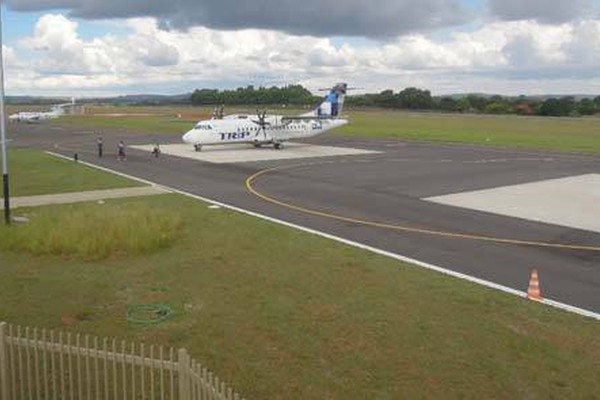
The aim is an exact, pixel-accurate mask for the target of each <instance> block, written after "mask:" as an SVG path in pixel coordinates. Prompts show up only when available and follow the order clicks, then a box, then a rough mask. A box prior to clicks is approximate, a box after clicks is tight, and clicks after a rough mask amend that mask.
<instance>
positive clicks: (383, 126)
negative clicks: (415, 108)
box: [337, 111, 600, 153]
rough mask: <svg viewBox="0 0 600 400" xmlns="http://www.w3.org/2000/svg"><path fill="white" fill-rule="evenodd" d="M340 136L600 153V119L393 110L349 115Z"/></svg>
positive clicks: (338, 132)
mask: <svg viewBox="0 0 600 400" xmlns="http://www.w3.org/2000/svg"><path fill="white" fill-rule="evenodd" d="M350 119H351V123H350V124H348V125H346V126H344V127H343V128H342V129H340V130H338V131H337V134H342V135H351V136H358V137H371V138H400V139H408V140H418V141H435V142H456V143H473V144H478V145H484V146H500V147H521V148H529V149H548V150H559V151H574V152H593V153H598V152H600V118H542V117H518V116H510V115H505V116H489V115H460V114H419V113H406V112H392V111H362V112H358V111H357V112H352V113H350Z"/></svg>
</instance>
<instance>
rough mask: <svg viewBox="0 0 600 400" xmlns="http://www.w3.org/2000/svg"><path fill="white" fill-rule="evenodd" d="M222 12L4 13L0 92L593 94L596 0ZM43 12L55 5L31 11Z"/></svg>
mask: <svg viewBox="0 0 600 400" xmlns="http://www.w3.org/2000/svg"><path fill="white" fill-rule="evenodd" d="M229 1H232V0H221V1H217V0H200V1H196V0H171V2H170V3H173V7H166V6H164V4H163V3H157V4H154V3H149V4H148V5H146V3H140V2H139V1H136V0H119V1H117V0H105V1H104V2H100V3H98V2H93V1H88V0H82V1H81V2H80V3H77V5H75V6H73V8H71V9H64V8H63V9H60V8H56V9H38V8H39V6H38V3H39V2H36V1H34V0H9V2H8V3H9V7H8V9H7V8H6V7H4V8H3V35H4V46H5V64H6V86H7V92H8V93H9V94H15V95H16V94H19V95H23V94H33V95H77V96H103V95H116V94H128V93H148V92H153V93H165V94H169V93H181V92H189V91H192V90H194V89H196V88H198V87H217V88H218V87H223V88H224V87H235V86H237V85H243V86H245V85H247V84H255V85H256V84H286V83H302V84H304V85H306V86H308V87H309V88H317V87H321V86H327V85H329V84H330V83H331V82H336V81H340V80H344V81H349V82H351V83H352V85H353V86H359V87H364V88H365V89H367V90H368V91H378V90H383V89H388V88H389V89H393V90H401V89H402V88H404V87H407V86H418V87H423V88H427V89H430V90H432V92H434V93H436V94H445V93H457V92H470V91H478V92H479V91H485V92H490V93H500V94H521V93H535V94H541V93H557V94H561V93H565V94H568V93H589V94H600V73H599V72H598V71H600V18H599V16H598V14H599V13H598V11H599V10H600V6H599V4H600V0H571V1H570V2H568V3H566V2H564V1H562V0H560V1H558V0H528V2H522V1H520V0H519V1H517V0H463V1H461V0H380V3H381V4H378V5H379V6H380V7H377V8H373V7H371V8H366V6H365V4H364V2H359V1H355V0H345V1H344V0H332V1H333V3H332V6H333V7H334V8H335V3H336V2H337V3H339V4H344V5H346V6H345V7H343V8H339V7H337V8H335V9H336V10H339V11H338V12H337V14H336V13H327V14H323V15H318V16H317V17H315V16H314V13H313V14H306V15H296V11H287V10H286V8H285V5H282V6H281V7H283V8H281V9H279V8H277V7H273V6H272V5H273V4H284V3H285V2H277V1H275V0H248V4H250V3H255V4H256V7H250V6H249V7H247V9H243V7H239V8H240V9H239V10H235V11H231V8H228V9H227V10H226V12H223V10H222V7H225V6H227V3H228V2H229ZM305 2H306V4H304V6H306V8H310V6H311V4H313V3H314V4H316V5H319V4H321V3H320V2H319V1H318V0H305ZM54 3H55V4H57V5H60V4H64V2H61V1H60V0H56V1H54V0H47V1H46V2H45V4H47V5H48V4H50V5H51V4H54ZM384 3H385V4H387V8H386V6H385V4H384ZM165 4H167V3H165ZM565 4H567V6H565ZM163 6H164V7H163ZM186 7H187V8H186ZM261 7H262V8H261ZM317 7H320V6H317ZM254 8H260V9H263V10H267V14H264V13H263V14H256V13H255V12H254V11H253V10H254ZM273 8H274V9H273ZM16 9H21V10H25V9H26V10H31V11H27V12H25V11H16ZM174 10H175V11H174ZM181 10H183V11H185V12H179V11H181ZM330 14H333V15H330ZM307 16H308V17H307ZM166 26H169V29H164V28H165V27H166Z"/></svg>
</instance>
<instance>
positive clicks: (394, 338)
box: [0, 194, 600, 399]
mask: <svg viewBox="0 0 600 400" xmlns="http://www.w3.org/2000/svg"><path fill="white" fill-rule="evenodd" d="M103 207H105V209H106V212H107V213H108V212H110V211H109V210H110V209H111V208H112V207H114V208H116V209H118V210H130V211H131V212H133V210H140V209H141V210H153V211H154V212H156V213H158V214H161V213H166V214H169V213H171V212H172V210H177V213H179V214H180V215H182V216H184V222H183V223H182V225H181V226H180V236H179V238H178V239H177V240H176V241H174V242H173V243H172V245H171V246H170V247H166V248H163V249H162V250H160V251H154V252H152V253H151V254H147V255H139V256H137V257H121V256H118V254H117V256H115V257H111V258H108V259H105V260H102V261H82V260H80V259H77V258H66V259H65V258H64V257H61V256H32V255H29V254H15V253H13V252H0V316H1V317H0V318H1V319H4V320H7V321H9V322H13V323H19V324H26V325H31V326H38V327H45V328H61V316H65V315H66V316H72V317H75V318H71V320H73V321H75V322H73V325H72V326H67V327H64V326H63V327H62V328H63V329H69V330H71V331H77V332H85V333H95V334H99V335H106V336H111V337H115V336H116V337H124V338H128V339H137V340H143V341H145V342H147V343H155V344H164V345H171V346H175V347H176V348H177V347H185V348H187V349H189V350H190V353H191V354H192V356H193V357H194V358H196V359H197V360H199V361H201V362H202V363H203V364H204V365H205V366H207V367H208V368H210V369H211V370H213V371H214V372H215V373H216V374H217V375H218V376H219V377H220V378H222V379H223V380H225V381H226V382H228V383H230V384H231V385H232V386H233V387H234V388H236V389H237V390H239V391H240V392H241V393H242V394H243V395H244V396H245V397H246V398H249V399H325V398H332V399H333V398H340V399H342V398H344V399H399V398H410V399H412V398H431V399H439V398H444V399H449V398H462V399H470V398H473V399H481V398H505V399H514V398H540V399H546V398H548V399H551V398H556V399H559V398H594V397H596V396H597V395H598V393H600V380H599V379H598V371H599V370H600V323H598V322H597V321H594V320H589V319H585V318H583V317H580V316H577V315H573V314H568V313H565V312H561V311H557V310H555V309H552V308H549V307H546V306H543V305H539V304H536V303H532V302H527V301H525V300H523V299H519V298H516V297H513V296H509V295H506V294H503V293H500V292H497V291H493V290H490V289H486V288H483V287H480V286H478V285H474V284H471V283H467V282H464V281H460V280H457V279H453V278H449V277H445V276H443V275H440V274H437V273H434V272H430V271H427V270H423V269H420V268H415V267H410V266H408V265H406V264H403V263H399V262H397V261H394V260H391V259H388V258H385V257H382V256H378V255H374V254H372V253H368V252H365V251H361V250H358V249H354V248H351V247H348V246H345V245H342V244H339V243H335V242H331V241H329V240H326V239H324V238H319V237H316V236H311V235H308V234H305V233H302V232H299V231H295V230H292V229H289V228H286V227H282V226H278V225H275V224H272V223H269V222H266V221H260V220H256V219H254V218H251V217H249V216H244V215H240V214H237V213H234V212H231V211H227V210H224V209H220V210H211V209H208V207H207V206H206V205H205V204H202V203H199V202H197V201H195V200H192V199H188V198H184V197H181V196H178V195H174V194H173V195H164V196H154V197H149V198H131V199H121V200H111V201H108V202H107V203H106V204H105V205H104V206H103ZM96 208H97V205H94V204H79V205H73V206H70V207H69V208H68V209H65V210H68V212H67V211H60V212H59V211H58V210H59V209H61V207H50V208H48V209H47V210H45V211H42V210H43V209H42V208H40V209H35V210H33V212H35V213H42V212H44V213H47V214H49V215H51V214H56V215H60V216H61V217H57V218H68V215H69V214H70V213H78V214H79V215H85V214H86V213H88V212H91V211H92V210H95V209H96ZM110 220H111V221H114V219H110ZM65 221H66V219H65ZM90 229H92V228H91V227H90ZM8 232H9V233H8V234H9V235H10V234H11V233H10V232H14V231H12V230H9V231H8ZM2 234H3V235H5V234H7V233H5V232H3V233H2ZM541 279H542V286H543V284H544V276H543V275H542V276H541ZM527 280H528V277H527V276H523V288H525V287H526V285H527ZM548 294H551V293H548ZM144 303H167V304H169V305H170V306H171V307H173V308H174V310H175V315H174V317H173V318H172V319H170V320H168V321H167V322H164V323H162V324H159V325H156V326H151V327H147V326H139V325H134V324H128V323H127V321H126V311H127V306H128V305H133V304H144Z"/></svg>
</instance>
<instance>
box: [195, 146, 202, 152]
mask: <svg viewBox="0 0 600 400" xmlns="http://www.w3.org/2000/svg"><path fill="white" fill-rule="evenodd" d="M194 151H202V145H201V144H195V145H194Z"/></svg>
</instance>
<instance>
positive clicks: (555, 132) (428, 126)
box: [53, 107, 600, 153]
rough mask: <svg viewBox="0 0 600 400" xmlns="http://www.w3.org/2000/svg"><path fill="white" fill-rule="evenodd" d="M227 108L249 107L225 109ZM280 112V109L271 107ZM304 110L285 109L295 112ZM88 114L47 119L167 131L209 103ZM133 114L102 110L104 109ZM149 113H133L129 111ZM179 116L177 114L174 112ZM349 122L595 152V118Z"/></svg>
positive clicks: (355, 126)
mask: <svg viewBox="0 0 600 400" xmlns="http://www.w3.org/2000/svg"><path fill="white" fill-rule="evenodd" d="M227 111H228V112H230V113H235V112H244V111H245V112H248V113H251V114H253V113H254V112H255V110H252V109H246V110H243V109H229V110H227ZM271 111H272V112H278V113H280V112H282V110H277V111H275V110H271ZM305 111H306V110H296V111H294V110H285V113H292V114H300V113H301V112H305ZM91 112H93V113H94V115H85V116H72V117H65V118H62V119H60V120H59V121H56V122H53V123H58V124H63V125H71V126H73V125H76V126H85V127H88V128H92V127H93V128H95V129H99V130H102V129H106V130H108V129H119V130H127V131H131V132H150V133H172V134H174V135H176V136H178V135H180V134H182V133H184V132H185V131H187V130H188V129H190V128H191V127H192V126H193V125H194V124H195V122H196V121H198V120H199V119H201V118H208V117H209V116H210V112H211V110H210V109H209V108H191V107H181V108H167V107H142V108H136V107H126V108H121V107H106V108H93V109H91ZM111 113H112V114H119V113H122V114H128V113H129V114H133V115H130V116H127V115H125V116H120V117H115V116H107V114H111ZM140 113H141V114H153V115H135V114H140ZM178 116H181V118H178ZM348 116H349V118H350V123H349V124H348V125H346V126H345V127H343V128H341V129H339V130H336V131H334V133H329V134H335V135H343V136H355V137H368V138H374V139H382V138H384V139H390V138H391V139H401V140H416V141H433V142H445V143H473V144H478V145H483V146H496V147H513V148H514V147H516V148H526V149H545V150H557V151H570V152H590V153H598V152H600V118H598V117H589V118H542V117H518V116H510V115H507V116H489V115H462V114H435V113H408V112H402V111H390V110H369V111H349V112H348Z"/></svg>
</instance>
